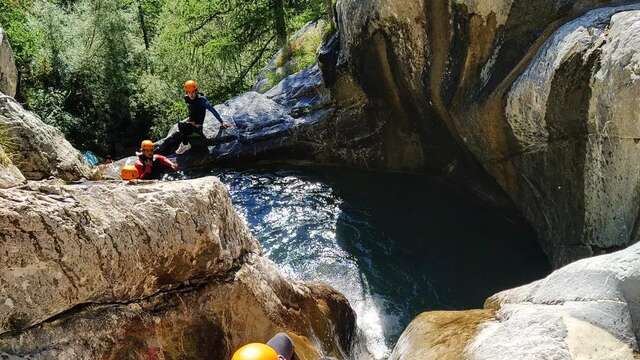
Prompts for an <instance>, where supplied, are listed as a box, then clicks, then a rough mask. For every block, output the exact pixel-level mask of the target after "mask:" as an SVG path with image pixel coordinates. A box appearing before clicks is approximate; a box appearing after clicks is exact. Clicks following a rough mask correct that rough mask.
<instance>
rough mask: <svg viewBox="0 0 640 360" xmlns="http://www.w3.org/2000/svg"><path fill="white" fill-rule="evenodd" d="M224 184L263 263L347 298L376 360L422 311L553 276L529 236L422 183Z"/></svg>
mask: <svg viewBox="0 0 640 360" xmlns="http://www.w3.org/2000/svg"><path fill="white" fill-rule="evenodd" d="M203 175H216V176H218V177H220V179H221V180H222V181H223V182H224V183H225V184H227V186H228V188H229V190H230V193H231V196H232V199H233V202H234V204H235V206H236V207H237V208H238V210H239V211H240V212H241V213H242V214H243V216H244V217H245V218H246V220H247V222H248V223H249V226H250V227H251V230H252V232H253V234H254V235H255V237H256V238H257V239H258V240H259V241H260V242H261V244H262V246H263V248H264V249H265V252H266V254H267V256H268V257H269V258H271V260H273V261H274V262H275V263H276V264H278V265H279V267H280V268H281V269H282V271H284V272H285V273H286V274H288V275H289V276H291V277H293V278H296V279H301V280H322V281H325V282H328V283H329V284H331V285H333V286H334V287H335V288H336V289H338V290H339V291H341V292H342V293H343V294H345V296H346V297H347V298H348V299H349V301H350V302H351V304H352V307H353V308H354V309H355V310H356V312H357V314H358V326H359V327H360V328H361V329H362V332H363V333H364V335H365V337H366V346H367V348H368V350H369V351H370V352H371V353H372V354H373V355H374V357H375V358H385V357H386V356H387V355H388V354H389V352H390V351H391V350H392V347H393V344H394V343H395V341H396V340H397V339H398V336H399V335H400V333H401V332H402V330H403V329H404V328H405V327H406V325H408V323H409V322H410V321H411V319H413V318H414V317H415V316H416V315H417V314H419V313H420V312H422V311H426V310H443V309H469V308H478V307H482V304H483V302H484V300H485V298H486V297H488V296H489V295H491V294H493V293H495V292H497V291H500V290H503V289H506V288H510V287H514V286H518V285H522V284H524V283H527V282H530V281H533V280H536V279H538V278H541V277H543V276H544V275H545V274H547V273H548V272H549V271H550V268H549V265H548V263H547V260H546V258H545V256H544V254H543V253H542V251H541V249H540V247H539V246H538V244H537V243H536V238H535V234H534V233H533V232H532V231H531V230H530V229H529V228H528V227H526V226H524V225H523V224H522V223H520V222H514V221H510V220H509V219H507V218H506V217H504V216H503V215H502V214H500V213H498V212H496V211H492V210H489V209H486V208H483V207H482V206H480V205H478V204H474V203H473V202H471V201H469V199H468V198H466V197H464V196H462V195H460V194H456V192H455V191H453V190H452V189H451V188H448V187H447V186H445V185H443V184H442V183H441V182H440V181H439V180H437V179H434V178H429V177H424V176H409V175H397V174H378V173H365V172H356V171H344V170H341V171H338V170H329V169H323V170H309V169H305V170H296V169H289V170H273V169H268V170H241V171H238V170H229V169H221V170H214V171H211V172H204V173H203V172H199V173H191V174H186V176H187V177H193V176H203Z"/></svg>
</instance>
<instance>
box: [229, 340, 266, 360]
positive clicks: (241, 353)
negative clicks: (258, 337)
mask: <svg viewBox="0 0 640 360" xmlns="http://www.w3.org/2000/svg"><path fill="white" fill-rule="evenodd" d="M231 360H278V353H276V351H275V350H273V348H272V347H271V346H269V345H265V344H260V343H252V344H248V345H245V346H243V347H241V348H240V349H238V351H236V352H235V354H233V357H232V358H231Z"/></svg>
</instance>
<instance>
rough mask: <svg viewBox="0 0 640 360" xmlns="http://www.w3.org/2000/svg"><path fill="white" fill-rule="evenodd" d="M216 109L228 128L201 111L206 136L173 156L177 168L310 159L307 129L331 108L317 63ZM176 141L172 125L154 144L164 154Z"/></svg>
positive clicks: (312, 152)
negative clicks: (167, 132) (281, 159)
mask: <svg viewBox="0 0 640 360" xmlns="http://www.w3.org/2000/svg"><path fill="white" fill-rule="evenodd" d="M216 110H217V111H218V112H219V113H220V115H221V116H222V118H223V119H224V120H225V121H227V122H229V123H231V124H233V125H234V126H233V127H232V128H230V129H220V126H219V123H218V121H217V120H215V118H214V117H213V115H212V114H211V113H209V112H207V117H206V119H205V123H204V128H203V130H204V135H205V137H206V139H202V138H195V139H194V140H193V141H192V145H195V148H194V149H193V150H191V151H189V152H187V153H186V154H184V156H179V157H178V159H177V160H178V163H179V164H180V165H181V166H182V167H184V168H190V167H197V166H204V165H209V164H214V163H220V162H237V161H240V160H250V161H257V160H269V159H280V158H286V159H288V160H290V161H295V160H300V161H305V160H306V161H309V160H313V159H314V157H315V152H316V151H318V152H319V151H321V149H316V148H315V147H314V146H313V145H314V144H312V143H311V141H313V140H314V136H316V135H317V134H316V133H315V132H314V131H313V130H312V129H313V128H314V127H315V126H319V124H321V123H322V122H323V120H326V119H327V118H328V117H330V116H331V114H332V112H333V108H332V105H331V99H330V96H329V93H328V90H327V89H326V88H325V87H324V85H323V82H322V75H321V73H320V70H319V69H318V67H317V66H314V67H311V68H308V69H306V70H304V71H302V72H299V73H297V74H294V75H291V76H289V77H287V78H286V79H284V80H283V81H282V82H280V83H279V84H278V85H277V86H275V87H274V88H272V89H271V90H269V91H268V92H266V93H265V94H260V93H258V92H248V93H245V94H242V95H240V96H238V97H236V98H233V99H231V100H229V101H227V102H226V103H224V104H222V105H218V106H216ZM317 141H320V139H317ZM179 142H180V139H179V137H178V136H177V126H175V127H174V128H173V129H172V130H171V131H170V132H169V134H168V136H167V137H166V138H165V139H163V140H161V141H159V142H158V144H157V150H158V151H159V152H160V153H164V154H170V153H172V152H173V151H175V149H176V148H177V147H178V145H179Z"/></svg>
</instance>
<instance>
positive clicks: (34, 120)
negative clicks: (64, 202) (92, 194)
mask: <svg viewBox="0 0 640 360" xmlns="http://www.w3.org/2000/svg"><path fill="white" fill-rule="evenodd" d="M0 127H2V129H3V130H4V131H6V133H7V136H8V137H9V139H10V140H11V142H12V144H13V149H12V150H13V151H12V155H13V162H14V164H15V165H16V166H17V167H18V168H19V169H20V171H21V172H22V174H23V175H24V176H25V177H26V178H27V179H30V180H40V179H44V178H48V177H50V176H53V177H58V178H61V179H64V180H78V179H80V178H88V177H89V176H90V175H91V172H90V169H89V166H88V165H87V164H86V163H85V161H84V158H83V157H82V154H81V153H80V152H79V151H78V150H76V149H75V148H74V147H73V146H72V145H71V144H70V143H69V142H68V141H67V140H66V139H65V138H64V135H63V134H62V132H60V131H59V130H58V129H56V128H54V127H52V126H50V125H47V124H45V123H44V122H43V121H42V120H40V118H39V117H38V116H36V115H35V114H33V113H32V112H30V111H27V110H25V109H24V108H23V107H22V105H20V104H19V103H18V102H17V101H16V100H15V99H13V98H12V97H9V96H6V95H3V94H1V93H0Z"/></svg>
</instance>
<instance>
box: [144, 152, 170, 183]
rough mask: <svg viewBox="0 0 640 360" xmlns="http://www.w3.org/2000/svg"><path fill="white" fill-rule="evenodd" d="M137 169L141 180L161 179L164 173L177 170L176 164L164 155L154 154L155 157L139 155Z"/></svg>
mask: <svg viewBox="0 0 640 360" xmlns="http://www.w3.org/2000/svg"><path fill="white" fill-rule="evenodd" d="M149 162H151V164H149ZM136 169H138V174H139V179H140V180H160V179H161V178H162V175H164V174H166V173H168V172H173V171H176V166H175V165H174V164H173V163H172V162H171V160H169V159H167V158H166V157H164V156H162V155H153V159H149V158H147V157H145V156H144V155H139V156H138V160H137V161H136Z"/></svg>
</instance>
